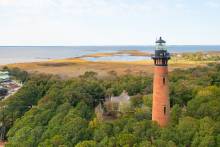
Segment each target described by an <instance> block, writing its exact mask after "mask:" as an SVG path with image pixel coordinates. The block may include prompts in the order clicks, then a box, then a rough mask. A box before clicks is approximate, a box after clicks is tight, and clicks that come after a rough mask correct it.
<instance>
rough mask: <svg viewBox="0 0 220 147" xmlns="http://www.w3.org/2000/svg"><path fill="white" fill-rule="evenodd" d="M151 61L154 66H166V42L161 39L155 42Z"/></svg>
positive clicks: (167, 58)
mask: <svg viewBox="0 0 220 147" xmlns="http://www.w3.org/2000/svg"><path fill="white" fill-rule="evenodd" d="M152 59H153V60H154V64H155V65H156V66H167V63H168V60H169V59H170V54H169V53H168V52H167V47H166V41H164V40H163V39H162V37H160V39H159V40H157V41H156V48H155V54H154V55H153V56H152Z"/></svg>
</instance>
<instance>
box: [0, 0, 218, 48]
mask: <svg viewBox="0 0 220 147" xmlns="http://www.w3.org/2000/svg"><path fill="white" fill-rule="evenodd" d="M219 18H220V0H0V46H4V45H61V46H62V45H153V44H154V42H155V40H156V38H158V37H159V36H162V37H163V38H164V39H165V40H166V41H167V43H168V44H170V45H193V44H194V45H198V44H201V45H217V44H220V19H219Z"/></svg>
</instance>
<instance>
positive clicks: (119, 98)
mask: <svg viewBox="0 0 220 147" xmlns="http://www.w3.org/2000/svg"><path fill="white" fill-rule="evenodd" d="M110 100H111V102H117V103H119V102H128V101H129V100H130V96H129V95H128V93H127V92H126V91H123V92H122V93H121V95H119V96H115V97H114V96H113V97H111V99H110Z"/></svg>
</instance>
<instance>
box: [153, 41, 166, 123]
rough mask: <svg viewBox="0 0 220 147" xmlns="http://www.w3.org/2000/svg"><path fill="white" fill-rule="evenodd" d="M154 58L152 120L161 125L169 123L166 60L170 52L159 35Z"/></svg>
mask: <svg viewBox="0 0 220 147" xmlns="http://www.w3.org/2000/svg"><path fill="white" fill-rule="evenodd" d="M152 59H153V60H154V80H153V108H152V120H153V121H156V122H157V123H158V124H159V125H160V126H161V127H165V126H166V125H167V124H168V123H169V117H170V100H169V81H168V60H169V59H170V54H169V53H168V52H167V48H166V41H164V40H163V39H162V37H160V39H159V40H157V41H156V48H155V54H154V55H153V56H152Z"/></svg>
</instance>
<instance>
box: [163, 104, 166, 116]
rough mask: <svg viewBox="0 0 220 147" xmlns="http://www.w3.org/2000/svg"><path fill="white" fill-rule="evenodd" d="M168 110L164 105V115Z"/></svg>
mask: <svg viewBox="0 0 220 147" xmlns="http://www.w3.org/2000/svg"><path fill="white" fill-rule="evenodd" d="M166 111H167V109H166V106H164V107H163V113H164V115H166Z"/></svg>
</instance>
